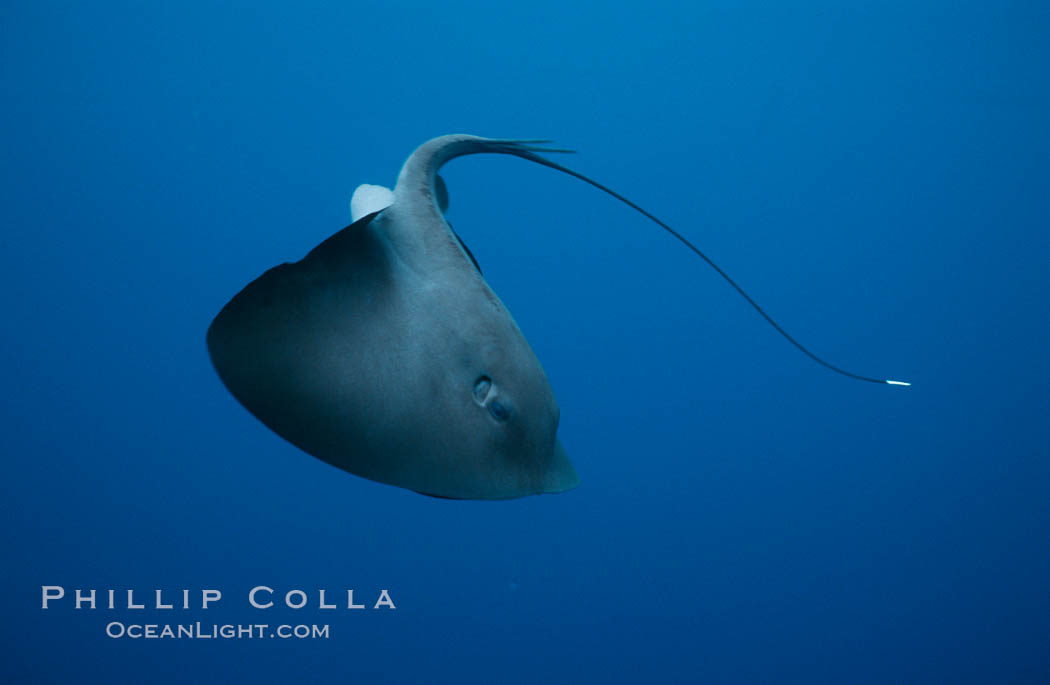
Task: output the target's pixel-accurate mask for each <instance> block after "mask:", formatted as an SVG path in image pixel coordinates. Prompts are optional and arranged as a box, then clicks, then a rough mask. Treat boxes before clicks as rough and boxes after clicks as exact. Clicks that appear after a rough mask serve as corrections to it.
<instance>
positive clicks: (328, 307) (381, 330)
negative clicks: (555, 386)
mask: <svg viewBox="0 0 1050 685" xmlns="http://www.w3.org/2000/svg"><path fill="white" fill-rule="evenodd" d="M532 149H534V148H530V147H528V146H525V145H521V144H518V143H514V142H512V141H494V140H489V139H484V138H477V137H474V136H465V135H455V136H443V137H440V138H436V139H434V140H431V141H429V142H427V143H425V144H424V145H422V146H420V147H419V148H418V149H417V150H416V151H415V152H414V153H413V154H412V155H411V157H409V159H408V161H406V162H405V165H404V167H403V168H402V170H401V174H400V176H399V178H398V182H397V186H396V187H395V189H394V203H393V204H392V205H391V206H389V207H387V208H386V209H383V210H382V211H379V212H376V213H373V214H369V215H368V216H365V217H363V218H361V219H359V220H358V221H356V222H354V223H353V224H352V225H350V226H348V227H347V228H345V229H343V230H342V231H340V232H339V233H336V234H335V235H333V236H332V237H331V238H329V239H328V240H326V241H324V242H323V243H321V244H320V245H318V246H317V247H316V248H315V249H314V250H313V251H311V252H310V253H309V254H308V255H307V256H306V257H305V258H303V259H302V260H301V261H299V262H295V263H292V264H282V265H280V266H278V267H275V268H273V269H270V270H269V271H267V272H266V273H265V274H263V275H262V276H260V277H259V278H258V279H256V280H255V281H253V282H252V283H250V284H249V285H248V286H247V287H245V288H244V290H242V291H241V292H240V293H239V294H238V295H237V296H235V297H234V298H233V299H232V300H231V301H230V302H229V303H228V304H227V305H226V306H225V307H224V308H223V310H222V311H221V312H220V313H219V315H218V316H217V317H216V318H215V321H214V322H212V325H211V327H210V329H209V330H208V349H209V351H210V353H211V357H212V361H213V363H214V365H215V368H216V370H217V371H218V373H219V376H220V377H221V378H222V381H223V382H224V383H225V384H226V387H227V388H229V390H230V392H231V393H233V395H234V396H235V397H236V398H237V399H238V400H239V401H240V402H241V404H243V405H244V406H245V407H246V408H247V409H248V410H249V411H251V412H252V413H253V414H254V415H255V416H256V417H258V418H259V420H261V421H262V422H263V423H264V424H266V425H267V426H269V427H270V428H271V429H272V430H273V431H274V432H276V433H277V434H278V435H280V436H282V437H284V438H285V439H286V440H288V441H289V442H291V443H292V444H294V445H296V446H297V447H299V448H301V449H303V450H304V451H306V452H308V453H309V454H312V455H314V456H316V457H318V458H320V459H323V460H324V461H326V462H328V463H330V464H332V465H334V466H337V467H339V468H341V469H344V470H346V471H349V472H350V473H353V474H356V475H358V476H362V477H364V478H369V479H371V480H375V481H379V482H381V483H389V484H391V485H396V486H399V487H403V488H408V489H410V490H415V491H417V492H421V493H424V494H428V495H434V496H438V497H448V498H456V499H507V498H512V497H521V496H525V495H532V494H539V493H553V492H563V491H565V490H568V489H571V488H573V487H575V486H576V485H577V484H578V483H579V478H578V477H577V475H576V471H575V469H574V468H573V466H572V464H571V463H570V462H569V459H568V457H567V456H566V454H565V451H564V450H563V449H562V447H561V445H560V444H559V443H558V441H557V438H556V433H557V429H558V419H559V411H558V405H557V402H556V401H555V399H554V394H553V392H552V390H551V387H550V384H549V383H548V381H547V377H546V375H545V374H544V372H543V368H542V367H541V366H540V363H539V361H538V360H537V359H536V355H535V354H534V353H533V351H532V349H531V348H530V347H529V344H528V343H527V342H526V340H525V338H524V336H523V335H522V334H521V331H520V330H519V329H518V326H517V324H515V322H514V319H513V318H512V317H511V315H510V313H509V312H508V311H507V309H506V308H505V307H504V306H503V303H502V302H500V300H499V298H498V297H496V294H495V293H493V292H492V290H491V289H490V288H489V286H488V284H487V283H486V282H485V280H484V278H482V276H481V274H480V272H479V270H478V269H477V268H475V264H474V263H473V261H472V259H471V258H469V257H468V256H467V254H466V253H465V252H464V248H463V247H462V246H461V243H460V241H459V240H458V239H457V238H456V236H455V234H454V233H453V232H452V230H451V228H450V226H449V225H448V223H447V222H446V221H445V219H444V216H443V215H442V212H441V208H440V207H439V206H438V193H437V185H436V184H437V183H438V181H437V172H438V169H440V167H441V165H442V164H444V163H445V162H447V161H448V160H449V159H452V158H454V157H457V156H460V155H465V154H474V153H480V152H498V153H504V154H517V155H519V156H522V157H526V158H530V159H531V158H533V157H534V155H532V154H531V153H530V152H529V150H532Z"/></svg>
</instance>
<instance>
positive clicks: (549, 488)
mask: <svg viewBox="0 0 1050 685" xmlns="http://www.w3.org/2000/svg"><path fill="white" fill-rule="evenodd" d="M579 484H580V477H579V476H578V475H577V474H576V469H575V468H574V467H573V465H572V462H571V461H569V455H568V454H567V453H566V452H565V447H564V446H563V445H562V444H561V440H555V441H554V459H553V460H552V461H551V464H550V468H549V469H547V477H546V479H545V481H544V484H543V492H544V493H545V494H550V495H553V494H555V493H559V492H565V491H566V490H572V489H573V488H575V487H576V486H577V485H579Z"/></svg>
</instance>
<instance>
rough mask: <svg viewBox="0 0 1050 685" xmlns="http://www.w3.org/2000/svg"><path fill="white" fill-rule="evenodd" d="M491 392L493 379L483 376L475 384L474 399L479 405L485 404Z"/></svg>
mask: <svg viewBox="0 0 1050 685" xmlns="http://www.w3.org/2000/svg"><path fill="white" fill-rule="evenodd" d="M490 390H492V379H491V378H489V377H488V376H481V377H479V378H478V380H476V381H475V382H474V399H475V400H477V403H478V404H481V405H484V404H485V400H487V399H488V398H489V391H490Z"/></svg>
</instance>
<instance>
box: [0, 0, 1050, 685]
mask: <svg viewBox="0 0 1050 685" xmlns="http://www.w3.org/2000/svg"><path fill="white" fill-rule="evenodd" d="M0 18H2V20H0V32H2V35H3V40H2V42H0V49H2V51H3V59H2V61H0V74H2V82H3V103H4V106H3V107H2V108H0V118H2V120H3V131H4V135H3V137H4V155H3V158H2V161H0V173H2V183H0V194H2V198H3V207H4V210H5V222H4V223H5V228H4V231H3V247H4V249H3V250H2V252H0V297H2V302H0V308H2V311H3V314H4V335H3V336H2V338H0V352H2V354H3V358H4V359H5V360H6V364H5V366H4V369H5V370H4V390H5V392H3V393H2V395H0V405H2V406H0V421H2V424H0V428H2V433H3V436H4V441H3V444H4V450H3V452H4V478H3V479H0V482H2V485H0V488H2V495H3V496H2V502H3V526H2V529H0V530H2V537H0V544H2V547H3V549H4V550H5V555H4V556H5V559H6V563H5V564H4V568H5V573H4V595H3V599H4V612H3V620H2V621H0V644H2V645H3V647H2V651H3V654H4V657H3V659H0V674H2V676H3V680H4V682H19V683H23V682H24V683H51V682H58V683H62V682H78V683H93V682H99V683H115V682H153V683H168V682H275V683H278V682H280V683H285V682H322V681H323V682H356V683H412V682H420V683H424V682H426V683H431V682H464V683H534V682H552V683H570V682H572V683H577V682H624V683H635V682H660V683H679V682H681V683H692V682H767V683H787V682H804V683H887V682H911V683H947V682H951V683H964V682H972V683H992V682H1012V683H1021V682H1048V681H1050V590H1048V586H1047V579H1048V577H1050V506H1048V503H1050V392H1048V390H1050V362H1048V361H1047V355H1046V351H1047V348H1048V342H1050V317H1048V305H1047V301H1048V296H1050V277H1048V276H1047V265H1048V263H1050V240H1048V238H1047V229H1048V227H1050V193H1048V189H1050V124H1048V122H1050V92H1048V90H1047V88H1046V84H1047V82H1048V78H1050V47H1048V43H1047V42H1046V40H1045V33H1046V30H1045V29H1046V26H1047V25H1048V22H1050V12H1048V11H1047V9H1046V6H1044V5H1043V4H1041V3H1026V2H1008V3H972V2H963V3H960V2H951V3H949V2H920V3H859V2H858V3H852V2H850V3H838V2H833V3H794V4H783V3H780V4H778V3H728V2H717V3H673V2H649V3H625V2H620V1H616V2H609V3H600V4H599V3H579V4H574V3H565V2H547V1H545V0H544V1H542V2H531V3H520V4H514V5H513V6H512V5H511V4H510V3H483V2H466V1H463V0H452V1H450V2H443V3H416V2H396V1H395V2H386V3H295V4H294V5H293V4H291V3H243V2H238V3H222V4H212V3H177V4H176V3H146V4H143V3H130V2H110V3H47V2H45V3H24V2H23V3H6V4H5V5H4V6H3V7H2V8H0ZM454 132H463V133H474V134H478V135H484V136H492V137H516V138H554V139H556V140H557V141H558V142H559V143H560V144H563V145H566V146H569V147H572V148H574V149H577V150H578V151H579V154H578V155H576V156H574V157H572V158H571V159H569V160H568V161H567V163H568V164H570V165H571V166H573V167H574V168H576V169H578V170H579V171H581V172H583V173H586V174H589V175H591V176H593V177H595V178H596V179H597V180H599V181H601V182H603V183H606V184H608V185H609V186H611V187H613V188H615V189H617V190H618V191H620V192H622V193H624V194H625V195H627V196H628V197H630V198H632V199H633V200H634V201H636V202H638V203H639V204H641V205H642V206H644V207H646V208H647V209H649V210H650V211H652V212H654V213H655V214H656V215H657V216H659V217H661V218H662V219H663V220H664V221H666V222H668V223H670V224H671V225H672V226H674V227H676V228H677V229H678V230H680V231H681V232H682V233H683V234H685V235H686V236H687V237H688V238H689V239H691V240H692V241H693V242H695V243H696V244H697V245H698V246H699V247H700V248H701V249H703V250H705V251H706V252H707V254H709V255H710V256H711V257H712V258H714V259H715V260H716V261H717V262H718V263H719V264H720V265H721V266H722V267H723V268H725V269H726V271H728V272H729V273H730V274H731V275H732V276H733V277H734V278H735V279H736V280H737V281H738V282H740V283H741V285H743V287H744V288H746V289H747V290H748V291H749V292H750V293H751V294H752V295H753V296H754V297H755V299H756V300H757V301H758V302H759V303H760V304H761V305H762V306H763V307H764V308H765V309H766V310H767V311H769V312H770V314H772V315H773V316H774V317H775V318H777V319H778V321H780V322H781V323H782V324H783V325H784V326H785V328H786V329H787V330H788V331H789V332H790V333H791V334H792V335H794V336H796V337H797V338H798V339H799V340H800V341H801V342H802V343H803V344H805V345H807V346H808V347H810V348H811V349H813V350H814V352H816V353H817V354H820V355H822V356H824V357H826V358H827V359H828V360H829V361H831V362H832V363H834V364H837V365H840V366H843V367H845V368H848V369H850V370H853V371H856V372H858V373H861V374H864V375H874V376H879V377H887V378H902V379H904V380H909V381H912V382H914V386H913V387H911V388H907V389H905V388H894V387H887V386H877V385H871V384H866V383H860V382H856V381H851V380H848V379H845V378H842V377H840V376H837V375H835V374H832V373H830V372H828V371H826V370H825V369H823V368H821V367H819V366H818V365H816V364H814V363H813V362H812V361H810V360H809V359H807V358H806V357H804V356H803V355H802V354H800V353H799V352H798V351H797V350H796V349H794V348H792V347H791V346H790V345H789V344H787V343H786V342H785V341H784V340H783V339H782V338H780V337H779V336H778V335H777V334H776V332H775V331H773V330H772V329H771V328H770V327H769V326H768V325H767V324H765V323H764V322H763V321H762V320H761V319H760V318H759V317H758V316H757V315H756V314H755V312H754V311H753V310H752V309H751V308H750V307H749V306H748V305H747V303H746V302H744V301H743V300H742V299H741V298H740V297H739V296H738V295H737V294H736V293H735V292H733V291H732V290H731V289H730V288H729V287H728V286H727V285H726V284H725V283H724V282H723V281H722V280H720V279H719V278H718V276H717V275H716V274H715V273H714V272H712V271H711V270H710V269H709V268H708V267H707V266H705V265H704V264H703V263H702V262H701V261H700V260H699V259H698V258H697V257H696V256H695V255H693V254H691V253H690V252H688V251H687V250H686V249H685V248H683V247H682V246H681V245H680V244H678V243H676V242H675V241H674V240H673V239H672V238H670V236H668V235H667V234H666V233H664V232H663V231H661V230H660V229H659V228H658V227H656V226H654V225H652V224H651V223H648V222H647V221H646V220H645V219H644V218H642V217H640V216H639V215H637V214H635V213H633V212H631V211H630V210H629V209H627V208H626V207H624V206H622V205H619V204H618V203H616V202H615V201H613V200H612V199H610V198H608V197H607V196H604V195H602V194H601V193H598V192H596V191H594V190H593V189H592V188H589V187H588V186H586V185H583V184H581V183H580V182H578V181H576V180H574V179H572V178H569V177H567V176H563V175H560V174H557V173H555V172H553V171H551V170H549V169H544V168H541V167H538V166H534V165H530V164H528V163H527V162H524V161H522V160H519V159H514V158H509V157H502V156H474V157H468V158H463V159H459V160H455V161H453V162H451V163H450V164H449V165H448V166H447V167H446V168H445V170H444V172H443V175H444V176H445V178H446V180H447V181H448V185H449V189H450V193H451V206H450V209H449V217H450V219H451V220H452V222H453V223H454V225H455V226H456V229H457V231H458V232H459V234H460V235H461V236H462V237H463V239H464V240H465V242H466V243H467V244H468V245H469V246H470V248H471V249H472V251H473V253H474V254H475V255H476V256H477V258H478V260H479V262H480V263H481V266H482V268H483V270H484V273H485V276H486V278H487V279H488V281H489V283H490V284H491V285H492V287H493V288H494V289H495V291H496V292H497V293H499V295H500V296H501V298H502V299H503V301H504V302H505V303H506V304H507V306H508V307H509V309H510V311H512V312H513V314H514V315H515V318H516V320H517V321H518V323H519V325H520V326H521V328H522V330H523V331H524V333H525V335H526V337H527V338H528V339H529V341H530V342H531V344H532V346H533V347H534V349H535V351H536V353H537V355H538V356H539V358H540V360H541V361H542V362H543V364H544V366H545V369H546V371H547V375H548V377H549V378H550V380H551V383H552V385H553V387H554V389H555V392H556V394H557V397H558V400H559V404H560V407H561V415H562V419H561V426H560V430H559V434H560V436H561V439H562V441H563V442H564V444H565V446H566V448H567V450H568V452H569V454H570V456H571V457H572V459H573V461H574V463H575V465H576V467H577V469H578V471H579V472H580V475H581V477H582V484H581V486H580V487H579V488H578V489H577V490H575V491H572V492H570V493H566V494H562V495H556V496H542V497H531V498H525V499H521V500H514V501H508V502H455V501H444V500H437V499H431V498H427V497H421V496H419V495H416V494H414V493H411V492H408V491H404V490H400V489H397V488H393V487H389V486H384V485H379V484H376V483H372V482H369V481H366V480H363V479H360V478H356V477H354V476H351V475H349V474H346V473H344V472H341V471H339V470H337V469H334V468H332V467H331V466H328V465H326V464H324V463H322V462H320V461H318V460H316V459H314V458H312V457H309V456H307V455H306V454H304V453H302V452H300V451H298V450H297V449H296V448H294V447H292V446H291V445H289V444H287V443H285V442H284V441H282V440H281V439H280V438H278V437H277V436H275V435H274V434H272V433H271V432H270V431H269V430H267V429H266V428H265V427H264V426H263V425H262V424H260V423H259V422H258V421H256V420H255V419H254V418H253V417H252V416H251V415H249V414H248V413H247V412H246V411H245V410H244V409H242V408H241V407H240V405H238V404H237V403H236V401H235V400H234V399H233V398H232V397H231V396H230V395H229V393H228V392H227V391H226V390H225V388H224V387H223V386H222V385H221V383H220V381H219V379H218V377H217V376H216V374H215V373H214V371H213V369H212V367H211V364H210V361H209V359H208V355H207V351H206V348H205V345H204V332H205V330H206V328H207V326H208V324H209V323H210V321H211V319H212V317H213V316H214V315H215V314H216V313H217V312H218V310H219V309H220V308H221V307H222V305H223V304H225V302H226V301H227V300H228V299H229V298H230V297H231V296H232V295H233V294H234V293H236V292H237V291H238V290H239V289H240V288H241V287H243V286H244V285H245V284H246V283H247V282H249V281H250V280H252V279H253V278H255V277H256V276H258V275H259V274H260V273H262V272H263V271H265V270H266V269H268V268H270V267H271V266H273V265H275V264H278V263H281V262H284V261H293V260H296V259H299V258H300V257H301V256H303V255H304V254H305V253H306V252H308V251H309V250H310V249H311V248H312V247H313V246H315V245H316V244H317V243H319V242H320V241H321V240H323V239H324V238H326V237H327V236H329V235H331V234H332V233H334V232H335V231H337V230H338V229H340V228H341V227H343V226H344V225H346V224H347V223H348V216H349V211H348V202H349V198H350V194H351V192H352V191H353V189H354V187H355V186H357V185H358V184H360V183H366V182H367V183H378V184H385V185H392V184H393V183H394V181H395V179H396V175H397V172H398V169H399V168H400V165H401V163H402V162H403V160H404V159H405V158H406V157H407V155H408V154H409V153H410V152H411V151H412V150H413V149H414V148H415V147H416V146H417V145H418V144H420V143H422V142H424V141H425V140H427V139H428V138H431V137H433V136H436V135H441V134H445V133H454ZM407 428H410V427H407ZM260 585H264V586H267V587H270V588H272V589H274V595H273V596H274V598H275V599H277V603H278V605H279V606H275V607H273V608H269V609H264V610H259V609H254V608H252V607H251V606H250V604H249V603H248V601H247V596H248V592H249V590H250V589H251V588H253V587H255V586H260ZM42 586H62V587H63V588H64V589H65V591H66V593H67V596H66V597H65V598H64V599H63V600H59V601H56V602H54V603H52V604H51V606H50V608H48V609H47V610H44V609H42V607H41V604H42V601H41V588H42ZM90 588H96V589H98V595H99V597H98V601H99V608H97V609H95V610H90V609H87V608H82V609H80V610H77V609H74V608H73V602H72V597H73V593H74V591H75V589H90ZM111 588H113V589H116V590H117V591H118V592H117V597H118V608H117V609H114V610H108V609H105V608H103V607H102V604H103V602H104V594H105V591H106V589H111ZM183 588H186V589H190V590H192V593H193V595H192V596H193V598H194V599H193V600H192V601H193V602H194V605H193V606H194V608H191V609H188V610H183V609H171V610H164V609H156V608H153V606H152V601H153V592H154V591H155V590H156V589H161V590H162V591H163V592H166V593H169V594H168V595H167V596H166V600H167V599H170V598H171V597H176V602H178V601H179V599H178V597H180V595H178V594H177V593H179V591H180V590H181V589H183ZM322 588H327V590H328V596H329V597H330V598H331V597H332V596H333V595H334V596H337V597H340V598H341V597H343V596H345V591H346V590H347V589H353V590H354V591H355V601H357V602H359V603H366V604H367V605H368V606H369V607H371V606H372V605H373V604H374V603H375V601H376V599H377V598H378V596H379V593H380V591H381V590H382V589H387V590H388V591H389V594H390V597H391V599H392V600H393V602H394V603H395V604H396V609H394V610H390V609H386V608H380V609H371V608H369V609H366V610H346V609H337V610H323V609H320V608H319V607H318V598H317V594H316V591H317V590H318V589H322ZM127 589H134V590H135V591H136V595H137V597H136V601H140V600H145V601H146V603H147V605H149V608H146V609H141V610H134V609H127V608H120V607H123V606H124V605H123V604H122V603H120V602H122V599H121V598H122V595H123V593H124V592H125V591H126V590H127ZM202 589H219V590H220V591H221V592H222V594H223V598H222V600H221V601H220V602H219V603H217V604H214V605H212V607H211V608H209V609H207V610H201V609H199V608H198V607H197V605H198V604H199V601H200V591H201V590H202ZM295 589H302V590H304V591H306V592H307V593H308V596H309V604H308V606H306V607H305V608H303V609H299V610H293V609H290V608H287V607H284V606H280V604H281V598H282V597H283V596H284V593H286V592H288V591H290V590H295ZM340 606H342V602H341V600H340ZM198 621H200V622H202V623H204V624H206V625H209V626H210V625H212V624H258V623H266V624H269V625H271V626H273V625H277V624H284V623H287V624H290V625H298V624H304V625H313V624H318V625H321V624H324V625H328V626H329V630H330V634H329V637H328V638H327V639H323V638H318V639H287V640H285V639H225V640H224V639H156V640H150V639H129V638H126V637H125V638H111V637H107V634H106V627H107V625H108V624H110V623H112V622H120V623H124V624H164V623H173V624H175V623H178V624H184V623H195V622H198Z"/></svg>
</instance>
